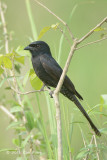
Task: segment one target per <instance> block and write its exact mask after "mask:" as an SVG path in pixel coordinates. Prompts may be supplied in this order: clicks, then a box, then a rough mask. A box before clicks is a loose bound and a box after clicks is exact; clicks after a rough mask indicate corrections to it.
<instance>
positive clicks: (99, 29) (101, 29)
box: [94, 27, 104, 32]
mask: <svg viewBox="0 0 107 160" xmlns="http://www.w3.org/2000/svg"><path fill="white" fill-rule="evenodd" d="M99 31H104V28H102V27H98V28H96V29H95V30H94V32H99Z"/></svg>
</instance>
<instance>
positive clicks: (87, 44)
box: [76, 37, 107, 50]
mask: <svg viewBox="0 0 107 160" xmlns="http://www.w3.org/2000/svg"><path fill="white" fill-rule="evenodd" d="M105 39H107V37H104V38H102V39H99V40H96V41H93V42H89V43H86V44H84V45H82V46H80V47H78V48H76V50H78V49H80V48H83V47H86V46H89V45H91V44H94V43H98V42H101V41H103V40H105Z"/></svg>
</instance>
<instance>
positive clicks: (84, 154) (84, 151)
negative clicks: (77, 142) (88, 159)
mask: <svg viewBox="0 0 107 160" xmlns="http://www.w3.org/2000/svg"><path fill="white" fill-rule="evenodd" d="M88 153H89V151H87V150H83V151H81V152H80V153H79V154H78V155H77V157H76V159H79V160H80V159H82V158H83V157H85V156H86V155H87V154H88Z"/></svg>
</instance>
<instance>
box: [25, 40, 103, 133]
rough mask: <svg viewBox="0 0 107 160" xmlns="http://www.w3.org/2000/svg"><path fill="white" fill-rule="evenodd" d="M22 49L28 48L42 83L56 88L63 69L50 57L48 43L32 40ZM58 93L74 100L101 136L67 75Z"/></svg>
mask: <svg viewBox="0 0 107 160" xmlns="http://www.w3.org/2000/svg"><path fill="white" fill-rule="evenodd" d="M24 50H28V51H29V52H30V53H31V61H32V65H33V69H34V71H35V73H36V75H37V76H38V77H39V79H40V80H41V81H42V82H43V84H44V85H45V86H47V87H53V88H56V87H57V84H58V82H59V79H60V76H61V74H62V72H63V70H62V68H61V67H60V65H59V64H58V63H57V61H56V60H55V59H54V58H53V57H52V54H51V50H50V47H49V45H48V44H47V43H46V42H44V41H34V42H32V43H30V44H29V45H28V46H27V47H25V48H24ZM60 93H61V94H63V95H64V96H65V97H67V98H68V99H69V100H71V101H72V102H74V104H75V105H76V106H77V107H78V108H79V110H80V111H81V112H82V114H83V115H84V116H85V118H86V119H87V120H88V122H89V124H90V126H91V127H92V129H93V130H94V132H95V133H96V135H97V136H101V133H100V131H99V130H98V129H97V127H96V126H95V125H94V123H93V122H92V120H91V118H90V117H89V115H88V114H87V112H86V111H85V109H84V108H83V106H82V105H81V103H80V102H79V100H83V98H82V96H81V95H80V94H79V93H78V92H77V91H76V89H75V86H74V84H73V83H72V81H71V80H70V79H69V77H68V76H67V75H66V76H65V78H64V82H63V85H62V87H61V89H60ZM78 99H79V100H78Z"/></svg>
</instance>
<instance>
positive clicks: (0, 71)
mask: <svg viewBox="0 0 107 160" xmlns="http://www.w3.org/2000/svg"><path fill="white" fill-rule="evenodd" d="M3 72H4V70H3V69H2V68H1V67H0V75H1V74H2V73H3Z"/></svg>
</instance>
